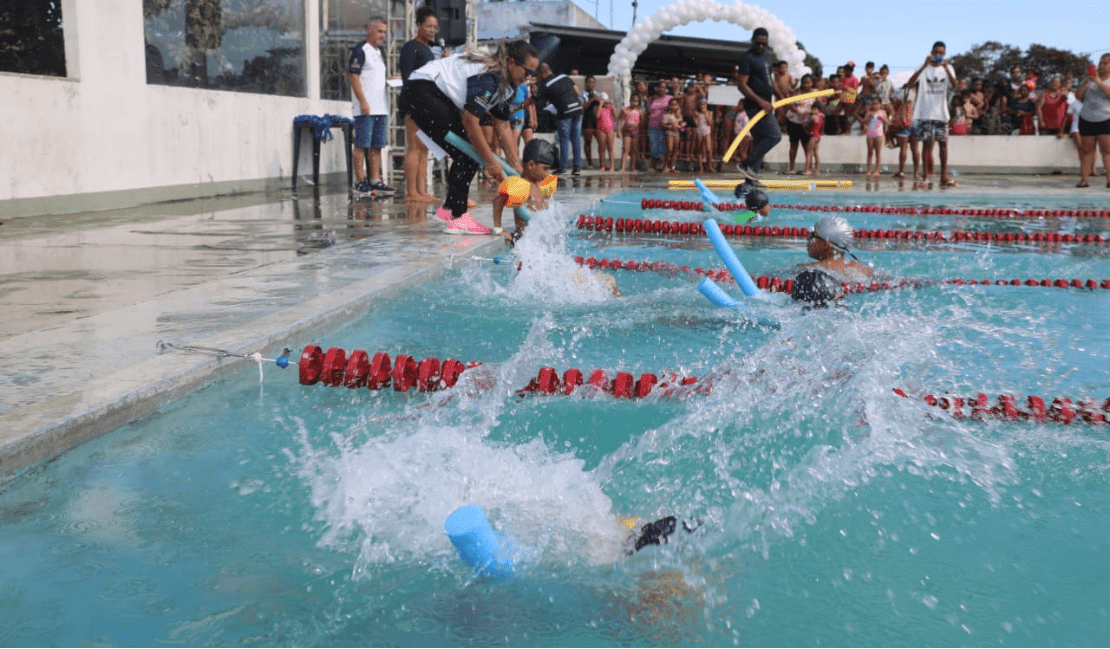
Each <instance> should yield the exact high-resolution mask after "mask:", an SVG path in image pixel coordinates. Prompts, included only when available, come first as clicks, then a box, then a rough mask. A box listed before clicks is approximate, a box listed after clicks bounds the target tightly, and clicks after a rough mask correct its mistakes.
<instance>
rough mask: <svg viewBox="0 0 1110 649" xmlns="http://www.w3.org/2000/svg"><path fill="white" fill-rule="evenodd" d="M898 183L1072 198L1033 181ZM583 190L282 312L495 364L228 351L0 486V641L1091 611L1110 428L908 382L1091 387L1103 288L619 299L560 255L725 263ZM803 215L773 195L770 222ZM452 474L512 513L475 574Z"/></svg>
mask: <svg viewBox="0 0 1110 649" xmlns="http://www.w3.org/2000/svg"><path fill="white" fill-rule="evenodd" d="M645 195H648V196H654V197H667V194H664V193H661V192H655V193H651V192H648V193H647V194H645V193H644V192H625V193H623V194H617V195H614V196H611V197H609V200H608V201H607V202H606V203H600V204H599V205H598V206H596V209H595V210H594V211H595V212H597V213H603V214H607V215H610V216H614V217H620V216H641V214H640V211H639V207H638V203H639V199H640V197H642V196H645ZM690 198H694V197H693V196H690ZM884 199H888V200H890V201H891V202H897V203H900V204H906V205H909V204H921V203H923V202H927V203H929V204H948V205H963V206H980V205H982V206H987V205H998V206H1006V207H1016V206H1044V205H1052V204H1054V203H1055V204H1056V205H1058V206H1061V207H1064V206H1066V207H1077V205H1076V204H1074V203H1065V202H1063V199H1058V198H1055V197H1048V198H1046V197H1044V196H1032V195H1025V196H1020V195H1018V196H1015V195H999V194H994V195H986V196H983V195H974V194H971V193H955V192H948V193H945V194H943V195H936V196H934V195H922V194H912V195H906V196H904V197H902V196H899V197H893V198H890V197H884ZM773 200H774V201H775V202H776V203H784V204H812V203H821V204H829V205H838V206H844V205H847V204H848V203H849V202H853V201H855V202H863V203H875V202H877V200H876V199H875V198H873V197H869V196H866V195H864V196H861V195H859V194H837V193H832V192H829V193H824V192H822V193H815V194H801V193H798V194H792V193H790V192H776V193H775V195H774V197H773ZM576 216H577V215H569V216H568V215H563V216H562V217H558V218H554V217H552V216H551V215H545V217H544V220H542V221H541V222H540V223H538V224H537V225H536V226H535V229H534V233H533V234H532V235H530V238H529V239H527V240H525V241H524V242H522V244H521V246H522V250H520V251H519V252H518V254H517V256H519V257H524V256H526V255H527V257H528V259H529V264H528V266H527V267H525V268H524V269H523V270H522V271H521V272H519V273H517V272H515V271H513V270H512V269H511V268H512V265H511V264H509V263H503V264H497V265H494V264H493V263H491V262H488V261H481V260H462V261H461V263H460V265H459V266H458V267H457V268H455V269H452V270H450V271H449V272H448V273H447V274H446V276H445V278H444V279H443V280H442V281H437V282H434V283H429V284H426V285H423V286H420V287H416V288H413V289H410V290H406V291H404V292H403V293H401V294H400V295H398V296H397V297H396V298H395V299H392V300H390V301H389V302H387V303H385V304H384V305H382V306H381V307H380V308H375V310H374V311H373V312H371V313H368V314H367V315H366V316H365V317H364V318H362V319H360V320H359V321H356V322H353V323H351V324H350V325H348V326H347V327H344V328H343V329H341V330H339V331H336V332H334V333H333V334H332V335H330V336H327V337H325V338H324V339H321V340H313V341H290V345H289V346H290V347H296V348H298V349H299V348H300V347H302V346H303V345H304V344H306V343H320V344H322V345H323V346H324V347H329V346H335V347H341V348H344V349H347V350H352V349H365V350H367V351H368V352H370V353H371V354H373V353H374V352H376V351H385V352H388V353H390V354H392V355H393V356H396V355H397V354H398V353H402V352H403V353H406V354H411V355H412V356H414V357H416V358H418V359H419V358H423V357H425V356H433V357H437V358H448V357H451V358H458V359H460V360H462V361H464V362H469V361H480V362H482V363H483V364H482V365H481V366H478V367H474V368H471V369H469V370H467V371H466V372H464V373H463V374H462V377H461V379H460V382H459V385H458V386H456V388H454V389H452V390H446V391H441V392H434V393H422V392H416V391H410V392H407V393H398V392H395V391H393V390H382V391H370V390H366V389H359V390H349V389H346V388H326V387H323V386H321V385H314V386H302V385H299V384H298V383H297V380H296V375H295V374H294V372H295V370H293V369H289V370H285V371H284V373H282V372H281V371H280V370H277V369H276V368H273V367H272V366H271V367H268V368H267V369H266V381H265V383H264V384H262V385H261V386H260V385H259V383H258V374H257V370H256V369H254V368H253V367H252V366H250V365H249V364H246V365H245V367H244V371H243V372H242V373H241V374H239V375H237V376H234V377H232V378H228V379H223V380H219V381H217V382H214V383H212V384H211V385H209V386H208V387H207V388H205V389H204V390H202V391H200V392H198V393H196V394H193V395H191V396H189V397H186V398H184V399H181V400H179V401H177V402H174V403H173V404H172V405H169V406H166V407H164V408H162V409H160V410H158V411H157V412H155V413H153V414H151V415H149V416H147V417H144V418H143V419H141V420H139V421H136V422H132V423H131V424H129V425H127V426H125V427H123V428H121V429H119V430H117V431H115V432H113V433H111V434H108V435H105V436H103V437H101V438H98V439H97V440H94V441H92V442H89V443H87V444H85V445H83V446H81V447H79V448H77V449H75V450H73V451H71V452H69V453H67V454H65V455H64V456H62V457H61V458H59V459H57V460H55V461H53V462H49V463H45V464H42V465H39V466H36V467H33V468H31V469H29V470H28V471H27V472H26V473H25V475H23V476H21V477H20V478H19V479H18V480H15V481H12V482H9V483H7V484H5V485H3V486H2V487H0V525H2V526H3V527H2V529H3V532H4V534H3V540H2V541H0V556H2V558H3V560H4V563H5V565H6V566H8V570H7V571H6V574H5V576H4V577H3V582H2V586H3V592H4V593H5V596H4V603H3V605H2V606H0V611H2V620H3V622H4V624H3V625H2V626H0V628H2V629H3V630H0V638H2V640H3V641H4V643H5V644H9V645H19V644H38V645H78V644H115V645H135V644H154V643H159V644H170V645H213V644H215V645H226V644H234V645H283V646H284V645H339V644H343V645H355V644H366V645H398V644H399V645H504V644H513V645H544V646H546V645H571V646H585V645H590V646H593V645H659V644H682V645H722V644H761V645H776V646H785V645H815V644H834V645H846V644H854V645H907V644H914V645H940V644H946V645H957V644H959V645H987V644H1002V645H1034V644H1040V645H1048V644H1055V645H1060V644H1064V645H1067V644H1071V645H1078V644H1095V643H1099V642H1101V641H1102V638H1103V636H1104V633H1103V629H1104V627H1105V624H1104V622H1103V619H1104V617H1105V616H1106V614H1107V612H1106V609H1105V606H1104V604H1103V603H1102V602H1103V601H1104V600H1106V595H1107V592H1108V590H1110V588H1108V587H1107V586H1106V585H1105V584H1107V583H1108V580H1107V579H1106V574H1105V572H1106V568H1104V566H1105V565H1106V563H1105V561H1103V560H1102V559H1103V557H1102V552H1103V551H1104V549H1105V545H1106V539H1107V538H1110V537H1108V534H1107V532H1108V529H1107V528H1108V527H1110V525H1108V523H1107V520H1108V517H1107V510H1108V507H1110V497H1108V496H1107V495H1106V494H1107V493H1108V492H1107V489H1106V487H1107V483H1108V482H1110V476H1108V475H1107V473H1108V471H1107V469H1108V462H1107V459H1106V458H1107V444H1106V442H1105V432H1106V431H1107V428H1106V427H1105V426H1101V427H1096V426H1089V425H1076V424H1073V425H1070V426H1065V425H1063V424H1056V423H1046V424H1043V425H1036V424H1033V423H1030V422H1010V421H1000V420H996V419H987V420H985V421H977V420H973V419H970V418H965V419H956V418H953V417H951V416H950V415H948V414H946V413H944V412H942V411H940V410H939V409H937V408H932V407H930V406H928V405H927V404H926V403H924V402H923V401H921V400H920V399H918V398H911V399H906V398H903V397H901V396H898V395H896V394H895V393H894V392H893V389H894V388H896V387H897V388H902V389H903V390H905V391H906V392H907V393H909V394H911V395H914V396H915V397H917V396H920V395H923V394H937V395H940V394H942V393H944V392H946V391H948V392H951V393H953V394H957V395H968V394H974V393H977V392H983V393H986V394H988V395H991V396H992V397H993V396H994V395H1000V394H1012V395H1018V400H1019V403H1020V402H1021V400H1022V399H1024V396H1025V395H1029V394H1037V395H1043V396H1045V397H1046V398H1047V400H1049V401H1050V400H1051V399H1052V397H1055V396H1069V397H1072V398H1074V399H1079V398H1093V397H1098V398H1100V399H1105V398H1106V397H1107V396H1110V377H1108V375H1107V372H1106V370H1105V368H1106V367H1107V355H1108V352H1107V350H1106V345H1105V334H1104V332H1105V331H1106V330H1107V327H1108V326H1110V309H1108V308H1107V307H1108V300H1110V292H1108V291H1105V290H1086V289H1061V288H1054V287H1051V288H1050V287H1041V286H1036V287H1033V286H1024V285H1023V286H998V285H974V286H971V285H945V284H941V285H935V286H924V287H921V288H913V289H909V288H907V289H902V290H889V291H877V292H874V293H863V294H853V295H851V296H849V298H848V303H849V308H847V309H834V310H830V311H824V312H812V313H806V314H803V313H801V312H800V311H798V310H796V309H795V308H794V307H793V306H791V305H778V304H774V303H772V304H766V305H761V306H760V309H761V310H762V311H763V313H764V314H765V315H768V316H771V317H773V318H774V319H776V320H778V321H779V322H780V323H781V327H779V328H773V327H767V326H762V325H760V324H758V323H757V322H756V321H754V320H752V319H749V318H747V317H745V316H743V315H741V314H737V313H732V312H726V311H722V310H720V309H717V308H716V307H713V306H712V305H710V304H709V303H708V302H707V301H706V300H705V299H704V298H702V297H701V295H699V294H698V293H697V291H696V290H695V285H696V283H697V281H698V279H699V278H698V277H697V276H696V275H695V274H693V273H684V272H678V273H668V272H635V271H628V270H618V271H611V272H612V274H613V275H614V277H616V279H617V282H618V284H619V287H620V290H621V292H622V293H623V294H624V297H621V298H612V297H610V296H608V295H607V293H606V287H605V286H604V285H603V284H600V283H595V282H593V281H592V276H589V275H585V276H584V275H581V274H577V273H576V271H577V269H578V268H579V266H578V265H577V264H576V263H575V261H574V257H576V256H582V257H589V256H594V257H595V258H602V257H604V258H610V259H623V260H630V259H631V260H638V261H658V262H665V263H668V264H673V265H676V266H683V265H687V266H690V267H691V268H699V267H700V268H719V267H721V264H720V261H719V259H718V258H717V257H716V254H715V253H714V252H713V250H712V249H711V247H710V246H709V245H708V243H707V242H706V240H705V238H704V237H697V236H687V235H671V236H660V235H645V234H636V233H632V234H627V233H606V232H596V231H587V230H578V229H576V228H575V227H574V222H575V217H576ZM642 216H644V217H647V218H670V219H674V220H700V217H699V216H698V215H697V214H694V213H691V212H673V211H672V212H669V213H668V212H667V211H660V212H657V213H656V212H649V213H644V214H643V215H642ZM846 216H847V217H848V218H849V219H850V220H851V222H852V224H853V226H855V227H856V228H887V229H919V230H929V231H934V230H936V231H945V232H951V231H954V230H986V231H997V230H1010V231H1022V230H1027V231H1060V232H1082V233H1088V232H1093V233H1099V234H1100V235H1101V236H1106V235H1107V234H1108V230H1110V224H1108V221H1107V220H1106V219H1088V218H1074V217H1061V218H1040V217H1037V218H1028V219H1007V220H998V219H989V218H976V217H973V216H965V215H942V216H927V217H926V216H919V215H907V214H877V213H850V214H847V215H846ZM815 218H816V215H815V214H814V213H812V212H808V211H803V210H777V211H776V212H775V213H773V214H772V216H771V218H770V219H768V220H767V222H766V223H767V224H776V225H779V226H788V227H809V226H811V225H812V223H813V221H814V220H815ZM730 241H731V243H732V245H733V246H734V248H735V249H736V250H737V253H738V255H739V256H740V259H741V260H742V261H743V262H744V263H745V265H746V267H747V269H748V270H749V271H750V272H751V273H753V274H756V275H775V276H785V275H788V274H789V272H790V271H791V269H792V266H793V264H795V263H797V262H799V261H802V260H804V243H803V242H802V240H800V239H797V238H789V237H782V238H770V237H764V238H733V239H731V240H730ZM530 245H531V246H534V247H533V249H532V250H528V247H529V246H530ZM552 250H554V251H556V252H551V251H552ZM856 254H857V255H859V256H860V258H861V259H863V260H864V261H866V262H870V263H873V264H874V266H875V268H876V269H879V270H882V271H885V272H887V273H889V274H890V275H892V276H896V277H914V278H924V279H930V280H943V279H951V278H976V279H992V280H993V279H998V278H1005V279H1011V278H1021V279H1025V278H1038V279H1039V278H1069V279H1070V278H1083V279H1087V278H1095V279H1099V280H1101V279H1103V278H1110V247H1107V246H1106V245H1101V246H1099V245H1079V244H1053V245H1040V244H1014V245H999V244H992V243H985V242H974V241H958V242H956V241H952V242H943V243H942V242H922V241H918V242H910V241H894V242H892V241H885V240H882V241H880V240H867V241H861V242H860V243H859V249H858V250H857V251H856ZM510 257H511V256H510V255H506V261H509V259H510ZM583 278H584V279H583ZM576 279H577V281H576ZM722 285H724V283H723V282H722ZM728 288H729V290H730V292H732V294H734V295H739V292H738V291H737V290H735V287H728ZM543 366H549V367H554V368H556V369H557V370H558V371H559V372H560V373H561V372H562V371H564V370H566V369H568V368H572V367H573V368H579V369H582V370H583V371H584V372H585V373H587V374H588V373H589V371H590V370H593V369H598V368H600V369H604V370H605V371H606V372H608V373H609V375H610V376H612V375H613V374H614V373H615V372H616V371H617V370H622V371H627V372H629V373H631V374H633V375H634V376H640V375H641V374H642V373H655V374H658V375H660V376H664V375H665V374H666V373H667V372H670V373H673V374H674V375H678V376H683V377H689V376H697V377H699V379H700V380H701V381H702V383H701V384H700V385H703V386H709V389H706V390H702V391H700V392H698V393H695V394H688V395H686V396H685V397H684V398H677V397H674V398H668V397H665V396H664V395H663V393H662V392H661V391H660V392H653V393H652V394H651V395H649V396H648V397H646V398H643V399H616V398H614V397H613V396H611V395H608V394H605V393H603V392H599V391H596V390H595V391H590V390H588V389H581V390H576V391H575V392H574V394H572V395H571V396H542V395H530V396H525V397H520V396H517V395H516V391H517V390H518V389H519V388H521V387H523V386H525V385H526V384H527V383H528V382H529V381H530V380H531V379H532V378H533V377H535V376H536V373H537V371H538V370H539V369H540V368H541V367H543ZM710 381H711V382H710ZM471 503H474V504H479V505H481V506H482V507H483V508H485V509H486V511H487V512H488V513H489V515H490V518H491V520H492V521H493V523H494V525H495V526H496V527H498V528H499V529H503V530H509V531H511V532H512V534H513V535H514V536H515V537H516V539H517V541H518V544H519V548H518V549H519V551H520V555H519V557H518V571H517V572H518V575H517V577H515V578H513V579H511V580H506V581H494V580H490V579H487V578H484V577H481V578H476V579H475V578H473V577H472V575H471V574H470V573H469V571H468V569H466V567H465V566H463V565H462V563H461V562H460V561H458V559H457V557H456V556H455V553H454V551H453V549H452V548H451V546H450V544H449V543H448V542H447V539H446V536H445V535H444V533H443V520H444V518H445V517H446V515H447V514H448V513H449V512H450V511H451V510H452V509H454V508H455V507H457V506H459V505H463V504H471ZM668 514H674V515H676V516H678V517H679V518H681V519H683V520H686V521H689V522H691V523H692V525H697V524H699V523H700V527H698V529H697V530H696V531H695V532H694V533H692V534H688V535H687V534H684V533H680V534H679V535H678V536H677V537H675V538H674V541H675V542H674V543H671V544H669V545H667V546H664V547H658V548H648V549H647V550H645V551H642V552H639V553H636V554H634V555H632V556H630V557H624V556H623V554H622V551H621V542H622V541H623V534H622V533H621V531H620V529H619V528H618V527H617V526H616V524H615V522H614V520H615V518H616V517H617V516H620V515H636V516H642V517H645V518H648V519H653V518H658V517H661V516H665V515H668Z"/></svg>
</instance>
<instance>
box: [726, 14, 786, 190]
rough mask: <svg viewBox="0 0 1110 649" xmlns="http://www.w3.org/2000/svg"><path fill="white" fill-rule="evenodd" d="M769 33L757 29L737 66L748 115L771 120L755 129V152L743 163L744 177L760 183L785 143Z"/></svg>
mask: <svg viewBox="0 0 1110 649" xmlns="http://www.w3.org/2000/svg"><path fill="white" fill-rule="evenodd" d="M767 40H768V37H767V30H766V29H764V28H762V27H757V28H756V29H755V31H753V32H752V46H751V48H750V49H748V51H747V52H744V54H742V55H741V56H740V63H739V64H738V65H737V66H736V70H735V71H734V72H735V76H736V85H737V86H739V87H740V93H741V94H743V95H744V112H746V113H747V114H748V117H749V118H750V117H754V116H755V114H756V113H758V112H759V111H761V110H764V111H767V117H766V118H764V119H761V120H759V121H758V122H756V123H755V125H754V126H752V130H751V135H752V140H753V141H752V148H751V152H749V153H748V157H747V158H746V159H744V160H742V161H741V162H740V166H739V169H740V173H741V174H743V175H745V176H747V177H748V178H751V179H752V180H758V179H757V178H756V174H757V173H759V170H760V169H761V168H763V156H765V155H767V152H768V151H770V150H771V149H773V148H775V145H776V144H778V143H779V140H781V139H782V131H781V130H780V128H779V123H778V120H776V119H775V108H774V106H773V105H772V104H771V98H772V97H773V96H774V86H773V85H772V83H771V52H770V51H769V50H768V49H767Z"/></svg>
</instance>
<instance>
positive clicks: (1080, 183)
mask: <svg viewBox="0 0 1110 649" xmlns="http://www.w3.org/2000/svg"><path fill="white" fill-rule="evenodd" d="M1075 186H1076V187H1090V185H1088V184H1087V182H1086V181H1083V180H1081V181H1079V182H1078V183H1076V185H1075ZM1106 186H1107V187H1110V183H1107V184H1106Z"/></svg>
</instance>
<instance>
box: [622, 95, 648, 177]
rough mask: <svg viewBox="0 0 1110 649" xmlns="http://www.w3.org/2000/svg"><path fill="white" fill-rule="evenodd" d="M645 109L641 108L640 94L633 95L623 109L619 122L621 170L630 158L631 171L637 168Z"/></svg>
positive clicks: (629, 167) (629, 166)
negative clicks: (641, 122) (641, 121)
mask: <svg viewBox="0 0 1110 649" xmlns="http://www.w3.org/2000/svg"><path fill="white" fill-rule="evenodd" d="M643 116H644V111H643V110H641V109H640V96H639V95H632V98H631V99H630V100H629V104H628V106H626V107H625V108H623V109H621V114H620V119H619V120H618V122H617V124H618V126H619V127H620V132H621V168H620V170H621V171H624V168H625V167H624V161H625V159H628V169H629V171H635V170H636V160H637V159H638V158H639V156H640V120H641V119H642V118H643Z"/></svg>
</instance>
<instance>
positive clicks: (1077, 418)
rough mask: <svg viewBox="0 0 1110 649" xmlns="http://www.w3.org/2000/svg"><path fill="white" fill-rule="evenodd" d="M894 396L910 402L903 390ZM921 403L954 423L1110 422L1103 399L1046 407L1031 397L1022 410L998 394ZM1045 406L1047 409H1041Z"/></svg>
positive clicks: (1109, 406)
mask: <svg viewBox="0 0 1110 649" xmlns="http://www.w3.org/2000/svg"><path fill="white" fill-rule="evenodd" d="M894 393H895V394H897V395H899V396H902V397H906V398H910V396H909V395H908V394H906V393H905V392H904V391H903V390H901V389H899V388H895V389H894ZM922 400H923V401H924V402H925V403H927V404H929V405H930V406H935V407H937V408H940V409H941V410H945V411H947V412H948V413H949V414H950V415H952V416H953V417H955V418H956V419H962V418H964V417H970V418H972V419H985V418H988V417H989V418H992V419H1005V420H1009V421H1032V422H1036V423H1044V422H1049V421H1052V422H1057V423H1061V424H1072V423H1076V424H1078V423H1087V424H1092V425H1103V424H1106V423H1107V420H1108V419H1110V399H1106V400H1105V401H1104V402H1103V403H1102V405H1101V406H1100V405H1099V404H1098V403H1097V402H1095V401H1072V400H1071V399H1070V398H1068V397H1057V398H1055V399H1053V400H1052V401H1051V402H1050V403H1049V402H1046V401H1045V399H1044V398H1043V397H1039V396H1037V395H1035V394H1031V395H1029V396H1027V397H1026V398H1025V401H1024V404H1025V409H1022V408H1020V407H1019V406H1018V403H1019V402H1018V400H1017V398H1016V397H1014V396H1012V395H1007V394H1000V395H998V397H997V398H996V399H990V398H988V397H987V395H985V394H983V393H982V392H980V393H978V394H976V395H975V396H973V397H967V398H964V397H957V396H953V395H950V394H945V395H941V396H939V397H938V396H934V395H931V394H927V395H925V396H924V397H922ZM1046 403H1049V405H1047V406H1046V405H1045V404H1046Z"/></svg>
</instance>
